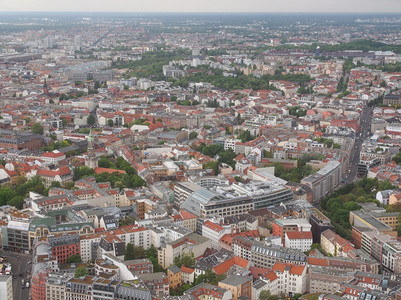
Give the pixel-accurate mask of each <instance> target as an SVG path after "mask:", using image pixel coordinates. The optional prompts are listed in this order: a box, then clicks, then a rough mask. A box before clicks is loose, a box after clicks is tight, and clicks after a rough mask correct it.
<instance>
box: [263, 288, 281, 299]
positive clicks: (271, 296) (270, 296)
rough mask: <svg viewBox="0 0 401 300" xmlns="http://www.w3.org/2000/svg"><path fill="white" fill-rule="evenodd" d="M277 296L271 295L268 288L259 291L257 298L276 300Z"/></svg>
mask: <svg viewBox="0 0 401 300" xmlns="http://www.w3.org/2000/svg"><path fill="white" fill-rule="evenodd" d="M278 299H279V297H278V296H275V295H272V294H271V293H270V291H269V290H267V291H261V292H260V294H259V300H278Z"/></svg>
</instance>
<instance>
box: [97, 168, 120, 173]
mask: <svg viewBox="0 0 401 300" xmlns="http://www.w3.org/2000/svg"><path fill="white" fill-rule="evenodd" d="M115 172H117V173H119V174H126V172H125V171H124V170H116V169H109V168H101V167H96V168H95V173H96V174H100V173H109V174H113V173H115Z"/></svg>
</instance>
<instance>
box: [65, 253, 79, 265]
mask: <svg viewBox="0 0 401 300" xmlns="http://www.w3.org/2000/svg"><path fill="white" fill-rule="evenodd" d="M81 262H82V259H81V255H79V254H74V255H72V256H70V257H68V258H67V264H72V263H76V264H79V263H81Z"/></svg>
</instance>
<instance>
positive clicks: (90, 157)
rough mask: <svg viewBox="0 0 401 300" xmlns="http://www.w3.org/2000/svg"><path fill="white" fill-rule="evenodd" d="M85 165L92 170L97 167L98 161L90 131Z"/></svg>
mask: <svg viewBox="0 0 401 300" xmlns="http://www.w3.org/2000/svg"><path fill="white" fill-rule="evenodd" d="M85 165H86V166H87V167H89V168H91V169H94V168H96V167H97V166H98V161H97V158H96V153H95V139H94V137H93V135H92V129H91V130H90V132H89V136H88V150H87V158H86V161H85Z"/></svg>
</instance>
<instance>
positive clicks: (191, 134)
mask: <svg viewBox="0 0 401 300" xmlns="http://www.w3.org/2000/svg"><path fill="white" fill-rule="evenodd" d="M197 137H198V133H197V132H196V131H192V132H191V133H190V134H189V139H190V140H193V139H196V138H197Z"/></svg>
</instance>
